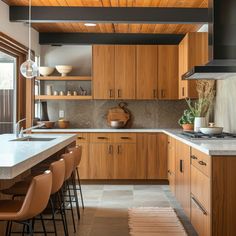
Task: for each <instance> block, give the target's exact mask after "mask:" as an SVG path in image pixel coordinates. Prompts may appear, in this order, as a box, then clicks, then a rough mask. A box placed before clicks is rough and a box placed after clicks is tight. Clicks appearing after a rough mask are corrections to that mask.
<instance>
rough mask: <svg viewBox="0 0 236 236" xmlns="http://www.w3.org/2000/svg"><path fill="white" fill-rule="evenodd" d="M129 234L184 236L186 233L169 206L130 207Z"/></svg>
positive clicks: (138, 235) (132, 235)
mask: <svg viewBox="0 0 236 236" xmlns="http://www.w3.org/2000/svg"><path fill="white" fill-rule="evenodd" d="M128 213H129V228H130V235H131V236H184V235H185V236H186V235H187V233H186V231H185V229H184V227H183V225H182V224H181V222H180V220H179V218H178V217H177V215H176V213H175V211H174V209H173V208H171V207H138V208H130V209H129V211H128Z"/></svg>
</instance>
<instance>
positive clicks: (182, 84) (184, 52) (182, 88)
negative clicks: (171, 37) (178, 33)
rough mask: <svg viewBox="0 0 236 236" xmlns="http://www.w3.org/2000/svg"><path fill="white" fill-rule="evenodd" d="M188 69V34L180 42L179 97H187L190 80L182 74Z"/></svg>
mask: <svg viewBox="0 0 236 236" xmlns="http://www.w3.org/2000/svg"><path fill="white" fill-rule="evenodd" d="M187 71H188V35H186V36H185V37H184V39H183V40H182V41H181V42H180V44H179V99H184V98H186V97H187V92H188V91H187V90H188V81H187V80H182V75H183V74H185V73H186V72H187Z"/></svg>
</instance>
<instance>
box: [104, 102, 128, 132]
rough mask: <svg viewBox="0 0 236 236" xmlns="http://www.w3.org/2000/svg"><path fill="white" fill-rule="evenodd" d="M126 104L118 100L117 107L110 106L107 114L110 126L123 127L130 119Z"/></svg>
mask: <svg viewBox="0 0 236 236" xmlns="http://www.w3.org/2000/svg"><path fill="white" fill-rule="evenodd" d="M126 107H127V104H126V103H124V102H120V103H119V105H118V107H113V108H110V109H109V111H108V114H107V123H108V125H109V126H110V127H111V128H116V129H118V128H124V127H125V126H126V125H127V122H128V121H129V120H130V116H131V115H130V112H129V111H128V109H127V108H126Z"/></svg>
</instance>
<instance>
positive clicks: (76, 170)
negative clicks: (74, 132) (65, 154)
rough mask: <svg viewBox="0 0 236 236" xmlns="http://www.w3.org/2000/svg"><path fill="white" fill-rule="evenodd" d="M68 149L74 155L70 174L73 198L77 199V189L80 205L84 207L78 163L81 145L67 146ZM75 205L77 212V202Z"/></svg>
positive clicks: (80, 155)
mask: <svg viewBox="0 0 236 236" xmlns="http://www.w3.org/2000/svg"><path fill="white" fill-rule="evenodd" d="M68 151H69V152H73V153H74V156H75V162H74V169H73V172H72V176H71V181H72V184H73V187H74V189H75V192H76V197H75V199H76V200H77V201H78V197H77V191H78V190H79V192H80V198H81V203H82V207H83V209H84V199H83V193H82V188H81V182H80V176H79V165H80V162H81V157H82V146H76V147H73V148H69V149H68ZM76 175H77V180H78V184H79V187H77V185H76ZM76 206H77V212H79V202H77V203H76ZM78 217H79V215H78Z"/></svg>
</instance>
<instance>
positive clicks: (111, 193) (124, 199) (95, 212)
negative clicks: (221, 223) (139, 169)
mask: <svg viewBox="0 0 236 236" xmlns="http://www.w3.org/2000/svg"><path fill="white" fill-rule="evenodd" d="M82 188H83V194H84V200H85V206H86V208H85V210H84V212H83V213H82V214H81V219H80V221H79V224H78V230H77V233H76V234H71V235H78V236H128V235H129V229H128V212H127V210H128V208H130V207H141V206H144V207H145V206H147V207H150V206H159V207H168V206H171V207H173V208H175V209H176V211H177V214H178V216H179V217H180V219H181V221H182V223H183V225H184V227H185V229H186V231H187V233H188V235H190V236H195V235H197V234H196V233H195V231H194V229H193V227H192V226H191V224H190V222H189V220H188V219H187V218H186V216H185V215H184V213H183V210H182V209H181V207H180V205H179V204H178V203H177V202H176V200H175V198H174V197H173V195H172V193H171V192H170V190H169V187H168V185H83V186H82Z"/></svg>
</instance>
